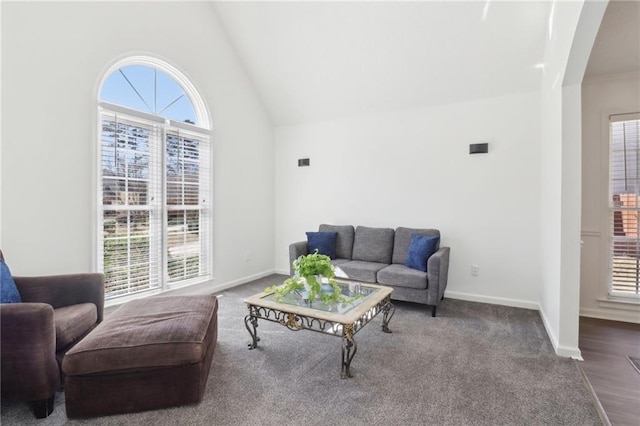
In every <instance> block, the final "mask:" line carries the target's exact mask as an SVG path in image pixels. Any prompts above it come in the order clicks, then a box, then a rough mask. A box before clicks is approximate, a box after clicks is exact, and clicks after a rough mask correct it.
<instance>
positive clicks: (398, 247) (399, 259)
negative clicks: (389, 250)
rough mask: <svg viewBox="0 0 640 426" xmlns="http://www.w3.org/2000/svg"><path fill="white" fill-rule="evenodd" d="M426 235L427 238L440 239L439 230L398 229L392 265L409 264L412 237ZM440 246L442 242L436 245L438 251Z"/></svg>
mask: <svg viewBox="0 0 640 426" xmlns="http://www.w3.org/2000/svg"><path fill="white" fill-rule="evenodd" d="M412 234H416V235H424V236H427V237H440V231H438V230H437V229H420V228H403V227H398V228H396V232H395V237H394V242H393V261H392V262H390V263H398V264H400V265H404V264H405V263H406V262H407V254H408V253H409V245H410V244H411V235H412ZM439 246H440V242H439V241H438V244H437V245H436V250H437V249H438V247H439Z"/></svg>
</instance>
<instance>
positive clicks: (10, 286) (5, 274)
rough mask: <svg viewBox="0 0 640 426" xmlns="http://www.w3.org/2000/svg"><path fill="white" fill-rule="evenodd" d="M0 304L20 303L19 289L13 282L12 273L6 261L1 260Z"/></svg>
mask: <svg viewBox="0 0 640 426" xmlns="http://www.w3.org/2000/svg"><path fill="white" fill-rule="evenodd" d="M0 284H2V286H1V287H0V303H20V302H22V299H21V298H20V293H18V287H16V283H15V282H14V281H13V277H12V276H11V271H10V270H9V267H8V266H7V264H6V263H4V260H0Z"/></svg>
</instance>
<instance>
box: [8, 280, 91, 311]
mask: <svg viewBox="0 0 640 426" xmlns="http://www.w3.org/2000/svg"><path fill="white" fill-rule="evenodd" d="M13 279H14V281H15V282H16V286H17V287H18V291H19V292H20V297H21V298H22V301H23V302H32V303H48V304H49V305H51V306H53V308H54V309H57V308H62V307H65V306H70V305H76V304H78V303H93V304H95V305H96V308H97V311H98V322H99V323H100V322H102V318H103V315H104V275H103V274H99V273H86V274H66V275H50V276H42V277H13Z"/></svg>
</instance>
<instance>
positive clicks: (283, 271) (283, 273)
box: [275, 269, 290, 275]
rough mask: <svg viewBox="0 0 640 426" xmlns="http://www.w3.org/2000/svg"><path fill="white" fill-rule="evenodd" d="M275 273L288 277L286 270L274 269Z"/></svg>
mask: <svg viewBox="0 0 640 426" xmlns="http://www.w3.org/2000/svg"><path fill="white" fill-rule="evenodd" d="M275 273H276V274H280V275H290V271H289V270H288V269H276V272H275Z"/></svg>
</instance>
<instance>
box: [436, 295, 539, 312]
mask: <svg viewBox="0 0 640 426" xmlns="http://www.w3.org/2000/svg"><path fill="white" fill-rule="evenodd" d="M444 297H448V298H451V299H459V300H467V301H469V302H480V303H489V304H492V305H502V306H511V307H513V308H524V309H533V310H535V311H537V310H538V308H539V305H538V304H537V303H535V302H529V301H526V300H518V299H509V298H505V297H493V296H482V295H478V294H472V293H461V292H458V291H445V293H444Z"/></svg>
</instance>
